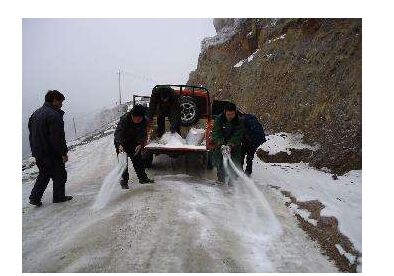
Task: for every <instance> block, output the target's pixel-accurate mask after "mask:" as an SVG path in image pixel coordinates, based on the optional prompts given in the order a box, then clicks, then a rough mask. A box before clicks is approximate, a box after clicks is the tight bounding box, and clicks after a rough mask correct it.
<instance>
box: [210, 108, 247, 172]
mask: <svg viewBox="0 0 394 276" xmlns="http://www.w3.org/2000/svg"><path fill="white" fill-rule="evenodd" d="M244 131H245V130H244V126H243V123H242V121H241V120H240V119H239V118H238V115H237V116H236V117H235V118H234V119H233V120H232V121H231V122H228V121H227V119H226V116H225V115H224V113H222V114H221V115H219V116H218V117H217V118H216V120H215V122H214V124H213V129H212V141H213V143H214V144H215V150H214V152H213V162H214V163H215V164H218V162H222V153H221V150H220V147H221V146H222V145H230V146H231V158H232V159H233V161H234V162H235V163H238V164H240V163H241V155H242V137H243V135H244Z"/></svg>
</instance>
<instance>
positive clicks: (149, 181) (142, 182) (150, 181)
mask: <svg viewBox="0 0 394 276" xmlns="http://www.w3.org/2000/svg"><path fill="white" fill-rule="evenodd" d="M149 183H155V181H154V180H153V179H150V178H149V177H144V178H142V179H140V184H149Z"/></svg>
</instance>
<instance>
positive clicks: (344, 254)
mask: <svg viewBox="0 0 394 276" xmlns="http://www.w3.org/2000/svg"><path fill="white" fill-rule="evenodd" d="M335 247H336V248H337V249H338V252H339V253H340V254H341V255H343V256H345V257H346V259H348V261H349V263H351V264H354V262H355V261H356V257H355V256H353V255H352V254H350V253H348V252H346V251H345V249H343V247H342V246H341V245H340V244H336V245H335Z"/></svg>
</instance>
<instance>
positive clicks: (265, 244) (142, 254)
mask: <svg viewBox="0 0 394 276" xmlns="http://www.w3.org/2000/svg"><path fill="white" fill-rule="evenodd" d="M69 160H70V161H69V163H68V164H67V170H68V177H69V180H68V182H67V186H66V191H67V194H70V195H73V196H74V199H73V200H72V201H70V202H67V203H62V204H52V203H51V199H52V196H51V192H52V191H51V184H50V185H49V188H48V190H47V191H46V192H45V194H44V197H43V207H41V208H35V207H32V206H30V205H29V204H28V196H29V193H30V190H31V188H32V185H33V182H34V176H35V173H34V172H35V170H36V168H35V167H33V168H32V169H28V170H26V171H25V172H24V174H25V176H24V178H25V180H24V182H23V199H22V200H23V272H270V271H275V272H336V271H337V268H336V267H335V266H334V265H333V263H332V262H330V261H328V259H327V257H325V256H323V255H322V254H321V252H320V250H319V248H318V246H317V245H316V244H315V243H314V242H312V241H311V240H310V239H309V238H308V236H307V235H306V234H305V232H304V231H303V230H301V229H300V228H299V227H298V224H297V221H296V218H295V217H294V215H293V213H292V212H291V210H290V209H288V208H286V207H285V206H284V204H283V199H282V197H280V195H279V194H278V192H277V191H275V190H273V189H272V188H269V187H267V186H266V185H265V184H264V183H258V184H259V185H258V187H259V189H261V190H262V191H263V193H264V195H265V197H266V198H267V200H268V202H269V204H270V205H271V207H272V209H273V211H274V213H275V215H276V216H277V218H278V220H279V221H280V223H281V226H282V229H283V234H282V235H281V236H277V235H276V233H275V231H273V229H272V227H270V224H269V223H270V222H269V220H267V219H266V216H265V214H264V209H262V208H260V207H259V203H258V202H253V201H251V200H250V198H251V197H249V196H251V195H250V194H248V192H247V191H244V190H242V189H239V188H238V186H236V185H235V186H234V187H230V188H229V187H218V186H215V185H214V180H215V177H214V172H213V171H212V172H207V171H202V170H200V169H198V164H197V163H196V162H198V160H196V159H195V158H189V159H187V160H186V159H185V158H178V159H175V160H174V159H170V158H168V157H166V156H160V158H158V160H155V161H158V162H156V163H155V166H154V167H153V168H152V169H151V170H149V171H148V174H149V175H150V176H153V177H154V178H155V180H156V183H154V184H149V185H139V184H131V185H130V187H131V189H130V190H121V189H120V187H119V189H116V192H115V193H114V194H113V195H112V197H111V199H110V201H109V203H108V205H107V206H106V207H105V208H103V209H101V210H98V211H94V210H92V208H91V206H92V205H93V203H94V200H95V198H96V196H97V194H98V192H99V190H100V187H101V185H102V182H103V179H104V178H105V176H106V175H107V174H108V173H109V172H110V171H111V169H112V168H113V166H114V165H115V164H116V155H115V153H114V149H113V136H112V135H109V136H106V137H104V138H101V139H99V140H95V141H92V142H91V143H89V144H86V145H83V146H79V147H77V148H76V149H75V150H74V151H72V152H70V155H69ZM129 171H130V172H131V181H133V180H135V179H136V176H135V174H134V172H133V170H132V168H131V166H130V168H129ZM28 174H30V177H29V176H28ZM236 184H242V183H236ZM270 184H272V183H270Z"/></svg>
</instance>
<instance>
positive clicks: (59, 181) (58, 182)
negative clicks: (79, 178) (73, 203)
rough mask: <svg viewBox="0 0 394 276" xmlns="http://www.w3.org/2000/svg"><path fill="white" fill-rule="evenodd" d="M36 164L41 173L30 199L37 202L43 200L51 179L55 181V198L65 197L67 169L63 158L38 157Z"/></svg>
mask: <svg viewBox="0 0 394 276" xmlns="http://www.w3.org/2000/svg"><path fill="white" fill-rule="evenodd" d="M36 165H37V167H38V170H39V173H38V176H37V179H36V183H35V184H34V187H33V189H32V190H31V194H30V197H29V199H30V200H32V201H37V202H39V201H41V198H42V196H43V194H44V192H45V189H46V188H47V186H48V183H49V180H50V179H52V181H53V200H61V199H63V198H64V197H65V185H66V182H67V171H66V167H65V165H64V162H63V160H62V159H60V158H59V159H50V158H48V159H40V158H36Z"/></svg>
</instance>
